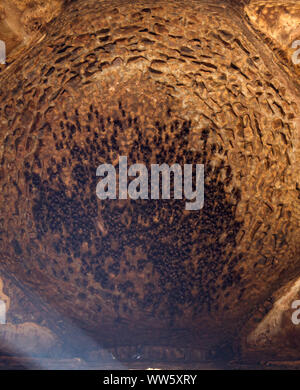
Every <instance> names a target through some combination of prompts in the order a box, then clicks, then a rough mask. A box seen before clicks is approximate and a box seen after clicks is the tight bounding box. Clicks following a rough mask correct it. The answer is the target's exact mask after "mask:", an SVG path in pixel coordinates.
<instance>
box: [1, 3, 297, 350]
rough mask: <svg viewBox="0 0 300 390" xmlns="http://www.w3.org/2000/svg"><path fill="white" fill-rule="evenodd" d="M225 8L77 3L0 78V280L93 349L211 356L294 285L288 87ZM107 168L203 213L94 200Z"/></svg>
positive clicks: (293, 153) (291, 87)
mask: <svg viewBox="0 0 300 390" xmlns="http://www.w3.org/2000/svg"><path fill="white" fill-rule="evenodd" d="M232 4H233V5H231V3H229V2H226V1H224V2H223V1H218V2H212V1H188V2H187V1H171V2H170V1H168V2H167V1H162V0H160V1H157V2H155V3H153V2H151V1H136V2H121V1H116V0H114V1H83V0H82V1H77V2H74V3H71V4H69V5H68V6H67V8H66V9H64V10H61V13H60V14H59V15H58V14H57V17H56V18H55V19H53V20H52V22H51V23H50V24H48V25H45V26H44V27H43V29H44V30H43V31H44V35H43V36H41V37H40V38H39V40H37V41H36V42H35V44H34V45H33V46H32V47H30V48H26V51H24V52H22V53H23V54H22V55H21V56H20V57H19V58H16V57H14V58H13V60H12V61H11V63H10V64H9V67H8V68H6V69H5V68H3V72H2V74H1V78H0V113H1V122H0V145H1V149H0V158H1V171H0V189H1V194H2V195H1V199H0V207H1V217H2V219H1V241H0V254H1V266H0V267H2V268H3V270H5V272H6V273H8V274H11V275H14V277H15V278H16V279H18V280H22V284H23V285H24V286H25V287H26V288H27V289H29V290H30V291H33V292H34V294H36V295H37V296H38V297H39V299H40V300H41V302H43V301H44V302H45V304H47V305H49V306H50V307H53V308H55V310H57V311H58V312H59V313H60V314H61V318H62V320H64V318H68V319H71V320H72V321H73V322H74V323H75V324H76V325H77V326H78V327H79V328H82V329H84V331H85V332H87V334H88V335H90V336H91V337H93V338H94V339H96V340H97V341H98V342H99V343H104V344H107V345H116V344H125V345H127V344H129V345H130V344H152V345H156V344H157V345H179V346H180V345H194V343H196V345H198V346H200V347H203V348H204V350H205V349H211V348H212V349H214V348H216V347H218V346H224V349H222V348H223V347H222V348H221V350H222V351H224V350H225V349H226V348H227V347H226V346H228V345H230V346H231V345H233V344H234V342H235V341H236V340H237V339H238V340H239V335H240V330H241V329H244V327H245V326H246V324H247V326H246V328H245V329H247V332H250V331H251V330H253V328H254V327H255V326H256V325H255V324H254V322H255V323H256V324H257V323H258V322H260V321H261V320H262V319H263V318H264V317H265V316H266V315H267V314H268V312H269V311H270V310H271V309H272V307H273V302H274V300H273V299H271V297H272V294H273V293H274V292H276V291H277V290H279V289H280V288H281V287H283V286H284V285H285V284H286V283H289V282H290V281H291V280H292V279H294V278H295V277H296V276H297V275H298V274H299V268H300V267H299V255H300V247H299V234H300V230H299V220H300V206H299V177H300V176H299V151H300V149H299V139H300V137H299V128H300V121H299V109H298V107H299V86H298V84H297V81H296V79H295V80H294V79H293V75H292V73H291V72H289V73H287V72H286V71H285V68H284V66H283V65H282V66H281V64H280V63H279V57H278V56H277V53H276V52H273V51H272V47H269V46H268V44H267V43H266V41H265V36H260V35H259V33H257V32H255V31H254V30H253V25H254V24H255V23H256V27H257V28H260V22H259V21H260V19H259V20H258V19H255V18H254V16H253V20H252V23H253V25H250V24H249V22H248V20H247V19H246V18H245V17H244V15H245V13H244V12H243V8H242V7H239V6H238V5H237V2H233V3H232ZM250 6H251V5H250ZM250 6H249V7H250ZM248 10H250V8H248ZM248 12H249V15H250V11H248ZM251 12H252V11H251ZM253 12H254V11H253ZM249 15H248V16H249ZM251 15H254V14H251ZM276 15H277V14H276ZM250 19H251V18H250ZM270 31H271V30H270ZM274 31H275V30H274ZM274 31H273V30H272V31H271V33H272V34H273V35H274V34H275V35H276V32H274ZM263 32H264V33H265V34H266V33H268V32H269V30H268V31H267V30H266V31H263ZM27 33H28V32H27ZM288 33H289V34H291V30H289V31H288ZM275 35H274V37H275ZM295 36H296V35H295ZM276 37H277V35H276ZM276 37H275V38H276ZM275 38H274V39H275ZM280 39H283V38H280ZM275 40H276V39H275ZM279 46H280V45H279V44H278V47H279ZM285 66H286V65H285ZM121 155H125V156H128V164H129V165H130V164H132V163H134V162H141V163H144V164H147V166H149V165H150V164H151V163H163V162H166V163H168V164H169V165H171V164H172V163H175V162H177V163H180V164H184V163H193V164H196V163H198V164H200V163H203V164H204V165H205V175H206V179H205V205H204V208H203V209H202V210H200V211H198V212H187V211H185V207H184V201H174V200H164V201H161V200H159V201H155V200H149V201H146V200H143V201H142V200H137V201H117V200H116V201H111V200H108V201H100V200H98V199H97V197H96V184H97V177H96V168H97V166H98V165H99V164H101V163H106V162H108V163H112V164H114V165H116V164H117V162H118V157H119V156H121ZM266 302H268V304H266ZM41 304H42V303H41ZM15 305H16V304H15ZM262 308H263V309H262ZM254 318H255V321H254V320H253V319H254ZM248 327H249V330H248ZM229 355H230V353H229Z"/></svg>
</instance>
